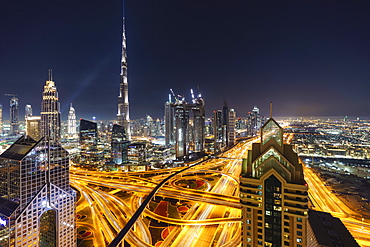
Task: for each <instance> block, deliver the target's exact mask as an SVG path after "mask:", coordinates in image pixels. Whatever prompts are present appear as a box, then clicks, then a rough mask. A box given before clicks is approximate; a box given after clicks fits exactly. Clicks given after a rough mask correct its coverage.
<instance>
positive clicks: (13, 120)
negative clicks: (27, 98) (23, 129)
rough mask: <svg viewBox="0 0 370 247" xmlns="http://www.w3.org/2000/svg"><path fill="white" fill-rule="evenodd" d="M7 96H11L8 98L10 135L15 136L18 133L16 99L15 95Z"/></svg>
mask: <svg viewBox="0 0 370 247" xmlns="http://www.w3.org/2000/svg"><path fill="white" fill-rule="evenodd" d="M8 96H12V97H11V98H10V135H17V134H18V132H19V123H18V114H19V110H18V98H17V96H16V95H15V94H8Z"/></svg>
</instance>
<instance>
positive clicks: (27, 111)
mask: <svg viewBox="0 0 370 247" xmlns="http://www.w3.org/2000/svg"><path fill="white" fill-rule="evenodd" d="M28 117H32V106H31V105H26V106H25V107H24V119H25V120H27V118H28Z"/></svg>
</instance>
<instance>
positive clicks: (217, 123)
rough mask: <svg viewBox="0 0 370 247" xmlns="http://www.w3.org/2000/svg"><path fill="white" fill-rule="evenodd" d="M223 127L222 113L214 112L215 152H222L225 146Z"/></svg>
mask: <svg viewBox="0 0 370 247" xmlns="http://www.w3.org/2000/svg"><path fill="white" fill-rule="evenodd" d="M223 133H224V131H223V125H222V111H221V110H217V111H214V112H213V134H214V138H213V140H214V144H213V147H214V152H219V151H221V150H222V148H223V147H224V146H223V143H224V142H223V141H222V139H223Z"/></svg>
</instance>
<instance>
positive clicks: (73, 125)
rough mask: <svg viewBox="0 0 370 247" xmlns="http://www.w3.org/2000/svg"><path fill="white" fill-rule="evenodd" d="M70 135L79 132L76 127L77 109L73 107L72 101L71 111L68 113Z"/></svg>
mask: <svg viewBox="0 0 370 247" xmlns="http://www.w3.org/2000/svg"><path fill="white" fill-rule="evenodd" d="M67 128H68V135H70V136H75V135H76V133H77V128H76V111H75V108H73V107H72V103H71V105H70V107H69V113H68V126H67Z"/></svg>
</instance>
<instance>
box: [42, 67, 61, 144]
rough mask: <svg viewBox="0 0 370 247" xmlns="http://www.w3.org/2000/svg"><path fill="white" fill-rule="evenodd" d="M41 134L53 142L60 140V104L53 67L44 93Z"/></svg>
mask: <svg viewBox="0 0 370 247" xmlns="http://www.w3.org/2000/svg"><path fill="white" fill-rule="evenodd" d="M41 136H44V137H46V138H47V139H49V140H50V141H53V142H59V141H60V104H59V101H58V92H57V87H56V86H55V82H54V81H53V78H52V71H51V69H50V70H49V79H48V80H47V81H46V85H45V86H44V92H43V93H42V102H41Z"/></svg>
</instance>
